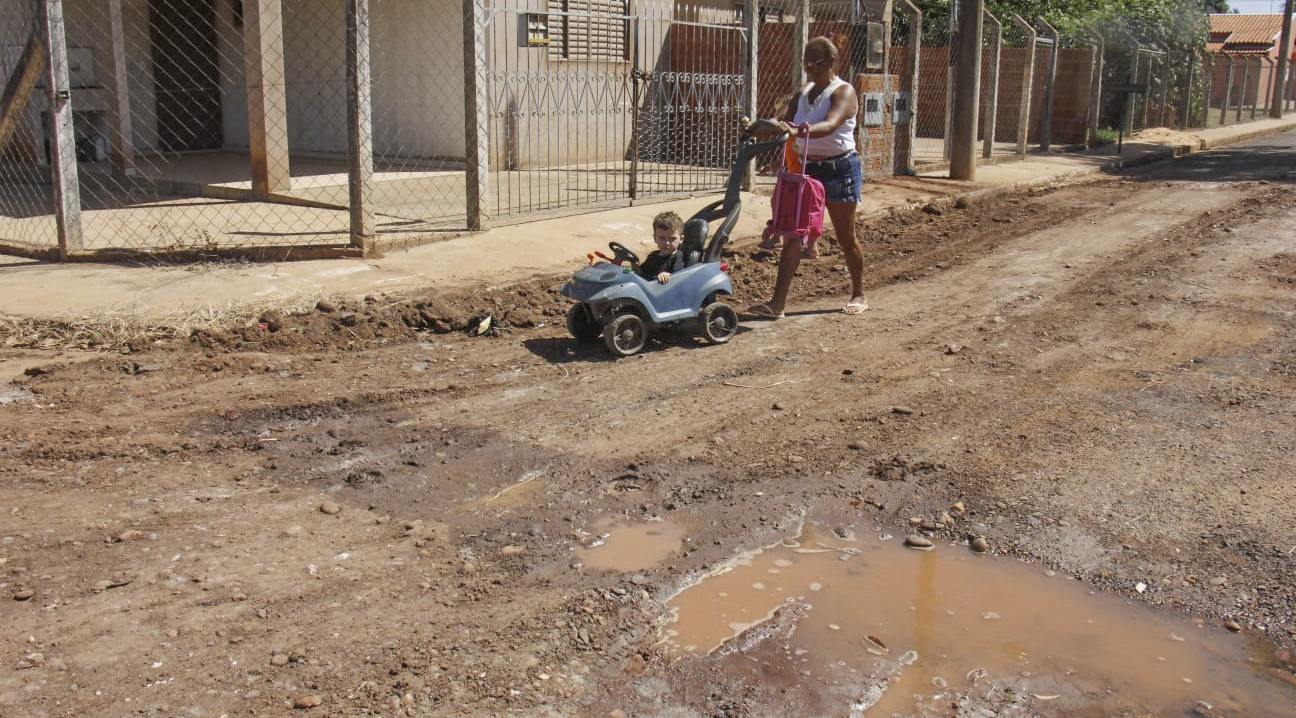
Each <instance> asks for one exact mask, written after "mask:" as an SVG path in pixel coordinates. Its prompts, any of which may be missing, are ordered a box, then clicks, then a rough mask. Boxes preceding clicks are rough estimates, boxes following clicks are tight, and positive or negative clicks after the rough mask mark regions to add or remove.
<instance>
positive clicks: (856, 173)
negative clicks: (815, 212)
mask: <svg viewBox="0 0 1296 718" xmlns="http://www.w3.org/2000/svg"><path fill="white" fill-rule="evenodd" d="M806 174H808V175H810V176H811V177H814V178H815V179H817V180H819V181H820V182H822V183H823V186H824V199H826V200H827V201H829V202H858V201H860V186H861V185H862V184H864V175H863V173H862V171H861V169H860V158H859V153H857V152H855V151H854V150H851V151H850V152H847V153H845V154H841V155H838V156H836V157H830V158H828V159H826V160H810V161H809V162H807V163H806Z"/></svg>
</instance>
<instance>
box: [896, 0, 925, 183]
mask: <svg viewBox="0 0 1296 718" xmlns="http://www.w3.org/2000/svg"><path fill="white" fill-rule="evenodd" d="M897 4H898V5H899V7H900V8H901V9H902V11H903V12H904V13H905V14H906V15H908V16H909V55H908V57H907V58H906V59H907V60H908V63H907V64H908V66H909V67H908V68H907V71H908V73H909V130H908V132H909V148H908V149H907V150H906V151H905V155H904V168H903V170H904V173H905V174H913V173H914V161H913V157H914V144H915V143H916V142H917V141H918V71H919V67H920V66H921V62H920V58H921V56H922V11H921V10H919V9H918V6H917V5H914V4H913V3H912V2H910V0H899V2H898V3H897Z"/></svg>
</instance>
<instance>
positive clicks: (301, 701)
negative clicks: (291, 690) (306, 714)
mask: <svg viewBox="0 0 1296 718" xmlns="http://www.w3.org/2000/svg"><path fill="white" fill-rule="evenodd" d="M323 704H324V696H321V695H320V694H318V693H312V694H310V695H308V696H302V697H301V698H298V699H297V700H295V701H293V708H298V709H300V708H318V707H319V706H321V705H323Z"/></svg>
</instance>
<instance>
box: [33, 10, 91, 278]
mask: <svg viewBox="0 0 1296 718" xmlns="http://www.w3.org/2000/svg"><path fill="white" fill-rule="evenodd" d="M40 20H41V29H42V31H43V33H44V40H45V42H44V43H43V44H44V45H45V51H46V52H47V53H48V61H47V62H46V63H45V69H46V73H45V80H46V82H45V87H46V88H47V89H48V92H49V114H50V117H49V122H50V124H49V130H48V132H49V141H50V150H49V154H50V170H51V171H52V173H53V175H54V195H55V202H54V218H55V223H56V225H57V227H58V243H59V249H58V253H59V259H67V258H68V256H69V255H70V254H71V253H72V252H76V251H80V250H81V249H82V248H83V247H84V246H85V244H84V238H83V237H82V234H81V186H80V182H79V178H78V174H77V159H76V133H75V132H74V131H73V129H72V89H71V85H72V83H71V81H70V80H69V79H68V56H67V36H66V34H65V31H66V27H65V25H64V23H63V0H40Z"/></svg>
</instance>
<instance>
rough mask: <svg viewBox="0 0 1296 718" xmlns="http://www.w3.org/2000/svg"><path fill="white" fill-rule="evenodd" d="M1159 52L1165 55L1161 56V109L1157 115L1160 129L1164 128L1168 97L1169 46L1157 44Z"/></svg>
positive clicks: (1161, 43)
mask: <svg viewBox="0 0 1296 718" xmlns="http://www.w3.org/2000/svg"><path fill="white" fill-rule="evenodd" d="M1157 44H1158V45H1160V46H1161V51H1162V52H1164V53H1165V54H1164V55H1162V56H1161V107H1160V108H1158V109H1159V110H1160V112H1158V113H1157V119H1158V120H1159V121H1158V123H1157V124H1159V125H1160V126H1162V127H1165V126H1166V101H1167V98H1168V97H1169V95H1170V46H1169V45H1167V44H1165V43H1164V42H1158V43H1157Z"/></svg>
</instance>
